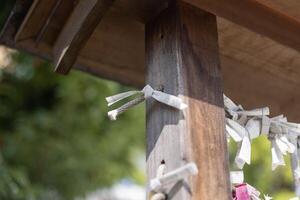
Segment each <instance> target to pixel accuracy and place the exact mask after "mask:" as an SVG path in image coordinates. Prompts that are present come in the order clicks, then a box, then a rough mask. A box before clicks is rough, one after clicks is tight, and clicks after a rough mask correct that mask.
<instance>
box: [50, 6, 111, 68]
mask: <svg viewBox="0 0 300 200" xmlns="http://www.w3.org/2000/svg"><path fill="white" fill-rule="evenodd" d="M113 2H114V0H81V1H79V3H78V5H77V6H76V8H75V9H74V11H73V13H72V14H71V16H70V18H69V20H68V22H67V24H66V25H65V27H64V28H63V30H62V32H61V34H60V36H59V38H58V39H57V41H56V43H55V46H54V52H53V53H54V63H55V66H56V67H55V71H56V72H59V73H62V74H66V73H68V72H69V71H70V69H71V68H72V66H73V65H74V63H75V62H76V58H77V56H78V54H79V52H80V51H81V49H82V48H83V47H84V45H85V44H86V42H87V41H88V39H89V38H90V36H91V35H92V33H93V32H94V30H95V28H96V27H97V25H98V24H99V22H100V21H101V19H102V18H103V16H104V15H105V13H106V12H107V11H108V10H109V8H110V7H111V6H112V5H113Z"/></svg>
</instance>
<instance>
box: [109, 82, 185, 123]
mask: <svg viewBox="0 0 300 200" xmlns="http://www.w3.org/2000/svg"><path fill="white" fill-rule="evenodd" d="M137 94H139V95H138V97H137V98H135V99H133V100H131V101H129V102H128V103H126V104H124V105H123V106H121V107H119V108H117V109H115V110H112V111H109V112H108V113H107V114H108V117H109V118H110V119H111V120H116V119H117V116H118V115H119V114H121V113H122V112H124V111H126V110H128V109H129V108H131V107H133V106H135V105H137V104H139V103H141V102H142V101H144V100H145V99H148V98H150V97H152V98H154V99H155V100H156V101H158V102H160V103H163V104H166V105H168V106H171V107H174V108H177V109H179V110H183V109H185V108H187V105H186V104H185V103H184V102H183V100H182V99H180V98H179V97H176V96H174V95H171V94H166V93H164V92H161V91H157V90H154V89H153V88H152V87H151V86H150V85H146V86H145V87H144V88H143V90H142V91H129V92H123V93H120V94H116V95H113V96H110V97H106V101H107V103H108V106H111V105H113V104H115V103H117V102H119V101H121V100H123V99H125V98H128V97H130V96H133V95H137Z"/></svg>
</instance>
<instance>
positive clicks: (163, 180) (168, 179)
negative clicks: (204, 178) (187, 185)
mask: <svg viewBox="0 0 300 200" xmlns="http://www.w3.org/2000/svg"><path fill="white" fill-rule="evenodd" d="M196 174H198V168H197V165H196V164H195V163H193V162H191V163H188V164H186V165H184V166H182V167H180V168H178V169H175V170H174V171H171V172H168V173H166V174H164V175H162V176H159V177H156V178H154V179H151V181H150V190H151V191H159V190H160V189H161V188H162V187H163V186H164V185H166V184H169V183H172V182H177V181H180V180H182V179H184V178H185V177H187V176H190V175H196Z"/></svg>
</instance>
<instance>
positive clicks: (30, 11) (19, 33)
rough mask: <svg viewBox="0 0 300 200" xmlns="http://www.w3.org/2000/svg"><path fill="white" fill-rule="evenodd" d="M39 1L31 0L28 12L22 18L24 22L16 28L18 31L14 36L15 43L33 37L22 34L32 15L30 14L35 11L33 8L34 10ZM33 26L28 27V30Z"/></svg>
mask: <svg viewBox="0 0 300 200" xmlns="http://www.w3.org/2000/svg"><path fill="white" fill-rule="evenodd" d="M39 1H40V0H33V2H32V4H31V6H30V9H29V10H28V12H27V13H26V16H25V18H24V20H23V21H22V24H21V26H20V27H19V28H18V31H17V33H16V35H15V41H16V42H17V41H19V40H22V39H28V38H29V37H32V36H33V35H30V34H29V35H28V34H27V35H26V34H24V32H23V31H24V28H25V26H26V24H27V23H28V21H29V19H30V17H31V15H32V13H33V11H34V10H35V8H36V6H37V4H38V2H39ZM43 12H45V11H43ZM34 25H35V26H37V25H36V24H34ZM33 27H34V26H32V27H30V29H32V28H33Z"/></svg>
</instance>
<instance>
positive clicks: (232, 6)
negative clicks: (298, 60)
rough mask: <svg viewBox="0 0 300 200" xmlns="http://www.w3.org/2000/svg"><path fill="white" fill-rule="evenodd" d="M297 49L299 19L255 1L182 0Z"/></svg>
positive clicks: (298, 48)
mask: <svg viewBox="0 0 300 200" xmlns="http://www.w3.org/2000/svg"><path fill="white" fill-rule="evenodd" d="M185 1H186V2H188V3H190V4H192V5H194V6H196V7H199V8H201V9H204V10H206V11H208V12H211V13H213V14H215V15H217V16H220V17H224V18H226V19H228V20H230V21H232V22H235V23H237V24H239V25H241V26H244V27H246V28H249V29H250V30H252V31H254V32H257V33H259V34H261V35H264V36H267V37H269V38H271V39H273V40H275V41H277V42H279V43H281V44H284V45H286V46H289V47H291V48H294V49H296V50H298V51H300V38H299V35H300V21H299V20H297V19H296V18H293V17H290V16H288V15H286V14H285V13H282V12H279V11H278V10H275V9H273V8H271V7H268V6H267V5H265V4H262V3H260V2H259V1H257V0H243V1H241V0H185Z"/></svg>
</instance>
